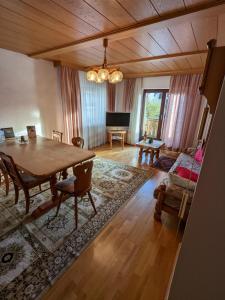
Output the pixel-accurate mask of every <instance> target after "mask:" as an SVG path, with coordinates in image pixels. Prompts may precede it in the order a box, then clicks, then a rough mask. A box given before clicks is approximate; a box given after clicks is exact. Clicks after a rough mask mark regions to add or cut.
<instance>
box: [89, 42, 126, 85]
mask: <svg viewBox="0 0 225 300" xmlns="http://www.w3.org/2000/svg"><path fill="white" fill-rule="evenodd" d="M103 47H104V48H105V50H104V62H103V64H102V66H101V67H94V68H92V69H91V70H89V71H88V72H87V80H89V81H94V82H96V83H103V82H104V81H106V80H108V81H109V82H110V83H118V82H121V81H122V79H123V73H122V72H121V71H120V70H119V68H110V67H108V66H107V58H106V48H107V47H108V39H104V40H103Z"/></svg>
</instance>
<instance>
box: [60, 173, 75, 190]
mask: <svg viewBox="0 0 225 300" xmlns="http://www.w3.org/2000/svg"><path fill="white" fill-rule="evenodd" d="M75 179H76V177H75V176H71V177H69V178H67V179H65V180H62V181H60V182H58V183H57V184H56V189H57V190H59V191H61V192H64V193H68V194H73V193H74V181H75Z"/></svg>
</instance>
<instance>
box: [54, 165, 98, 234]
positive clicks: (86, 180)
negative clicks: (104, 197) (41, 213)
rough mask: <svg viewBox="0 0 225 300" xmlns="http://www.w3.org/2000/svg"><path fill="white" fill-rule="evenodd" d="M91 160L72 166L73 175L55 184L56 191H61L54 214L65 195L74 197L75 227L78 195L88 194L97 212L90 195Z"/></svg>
mask: <svg viewBox="0 0 225 300" xmlns="http://www.w3.org/2000/svg"><path fill="white" fill-rule="evenodd" d="M92 168H93V161H88V162H85V163H83V164H81V165H78V166H76V167H75V168H74V176H72V177H70V178H68V179H65V180H62V181H60V182H58V183H57V184H56V189H57V191H59V192H61V194H60V196H59V199H58V206H57V211H56V216H57V215H58V212H59V209H60V205H61V202H62V201H63V200H65V199H64V198H66V196H70V197H71V196H73V197H74V209H75V224H76V229H77V224H78V197H83V196H85V195H86V194H88V197H89V200H90V202H91V205H92V207H93V209H94V212H95V214H97V211H96V208H95V204H94V201H93V198H92V196H91V188H92V187H91V176H92Z"/></svg>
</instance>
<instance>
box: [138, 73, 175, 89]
mask: <svg viewBox="0 0 225 300" xmlns="http://www.w3.org/2000/svg"><path fill="white" fill-rule="evenodd" d="M169 88H170V76H158V77H145V78H143V89H144V90H145V89H169Z"/></svg>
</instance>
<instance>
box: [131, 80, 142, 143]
mask: <svg viewBox="0 0 225 300" xmlns="http://www.w3.org/2000/svg"><path fill="white" fill-rule="evenodd" d="M142 95H143V78H137V79H136V82H135V87H134V102H133V109H132V111H131V114H130V127H129V132H128V143H129V144H132V145H135V144H136V143H137V142H138V141H139V134H140V122H141V103H142Z"/></svg>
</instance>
